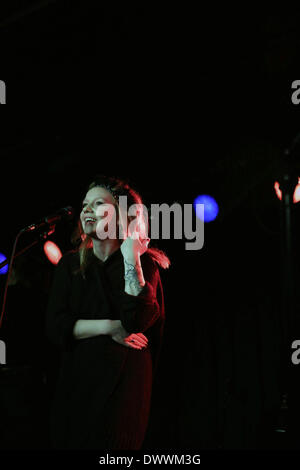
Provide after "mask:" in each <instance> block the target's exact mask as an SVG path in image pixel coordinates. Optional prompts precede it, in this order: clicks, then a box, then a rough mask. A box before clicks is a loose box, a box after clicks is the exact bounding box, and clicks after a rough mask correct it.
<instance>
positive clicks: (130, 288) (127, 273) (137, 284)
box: [124, 257, 145, 295]
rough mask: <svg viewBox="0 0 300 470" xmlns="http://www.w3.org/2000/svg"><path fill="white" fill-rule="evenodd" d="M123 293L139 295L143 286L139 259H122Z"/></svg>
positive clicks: (143, 280) (143, 281)
mask: <svg viewBox="0 0 300 470" xmlns="http://www.w3.org/2000/svg"><path fill="white" fill-rule="evenodd" d="M124 279H125V292H126V294H129V295H139V293H140V292H141V291H142V289H143V287H144V285H145V279H144V275H143V270H142V265H141V260H140V257H138V258H137V259H126V258H124Z"/></svg>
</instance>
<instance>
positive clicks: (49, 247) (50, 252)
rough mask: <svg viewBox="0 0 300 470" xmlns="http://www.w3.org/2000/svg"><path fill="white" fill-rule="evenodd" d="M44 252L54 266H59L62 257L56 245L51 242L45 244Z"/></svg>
mask: <svg viewBox="0 0 300 470" xmlns="http://www.w3.org/2000/svg"><path fill="white" fill-rule="evenodd" d="M44 252H45V255H46V256H47V258H48V260H49V261H50V263H52V264H57V263H58V262H59V260H60V258H61V257H62V254H61V251H60V249H59V247H58V246H57V245H56V243H54V242H51V241H49V240H48V241H47V242H45V243H44Z"/></svg>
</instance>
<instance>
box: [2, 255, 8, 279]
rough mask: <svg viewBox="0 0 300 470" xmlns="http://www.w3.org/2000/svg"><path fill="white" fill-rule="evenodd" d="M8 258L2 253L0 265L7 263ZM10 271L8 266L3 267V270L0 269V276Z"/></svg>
mask: <svg viewBox="0 0 300 470" xmlns="http://www.w3.org/2000/svg"><path fill="white" fill-rule="evenodd" d="M6 259H7V258H6V256H5V255H4V254H3V253H0V263H2V262H3V261H5V260H6ZM7 271H8V264H7V265H6V266H3V268H1V269H0V275H3V274H6V273H7Z"/></svg>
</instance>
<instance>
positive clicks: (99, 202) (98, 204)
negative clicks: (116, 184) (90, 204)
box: [96, 201, 104, 206]
mask: <svg viewBox="0 0 300 470" xmlns="http://www.w3.org/2000/svg"><path fill="white" fill-rule="evenodd" d="M100 204H104V203H103V202H102V201H97V202H96V205H97V206H100Z"/></svg>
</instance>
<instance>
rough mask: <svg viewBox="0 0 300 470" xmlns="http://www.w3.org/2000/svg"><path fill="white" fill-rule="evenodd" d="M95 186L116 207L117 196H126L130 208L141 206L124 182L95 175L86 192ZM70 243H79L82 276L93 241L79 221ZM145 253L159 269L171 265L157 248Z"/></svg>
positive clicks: (91, 252)
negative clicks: (103, 190) (110, 196)
mask: <svg viewBox="0 0 300 470" xmlns="http://www.w3.org/2000/svg"><path fill="white" fill-rule="evenodd" d="M97 186H98V187H101V188H104V189H106V190H107V191H109V192H110V193H111V194H112V196H113V197H114V199H115V200H116V202H117V207H118V198H119V196H127V201H128V206H131V205H133V204H138V205H139V204H142V198H141V196H140V195H139V194H138V192H137V191H135V190H134V189H133V188H131V187H130V186H129V184H128V183H127V182H126V181H124V180H122V179H120V178H115V177H109V176H103V175H97V176H96V177H95V178H94V181H93V182H92V183H90V184H89V186H88V188H87V191H89V190H90V189H93V188H95V187H97ZM127 218H128V222H129V221H130V219H131V218H130V217H129V216H128V215H127ZM72 242H73V244H76V245H78V243H80V245H79V259H80V271H81V273H82V274H83V276H84V274H85V271H86V269H87V267H88V265H89V263H90V260H91V259H92V254H93V250H92V247H93V240H92V239H91V237H89V236H87V235H86V234H85V233H84V232H83V228H82V224H81V220H80V219H79V220H78V226H77V229H76V230H75V232H74V234H73V236H72ZM147 253H148V255H150V257H151V258H152V259H153V260H154V261H155V262H156V263H157V264H158V265H159V266H160V267H161V268H163V269H167V268H168V267H169V266H170V264H171V262H170V259H169V258H168V256H167V255H166V254H165V253H164V252H163V251H162V250H160V249H158V248H154V247H150V248H148V249H147Z"/></svg>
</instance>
